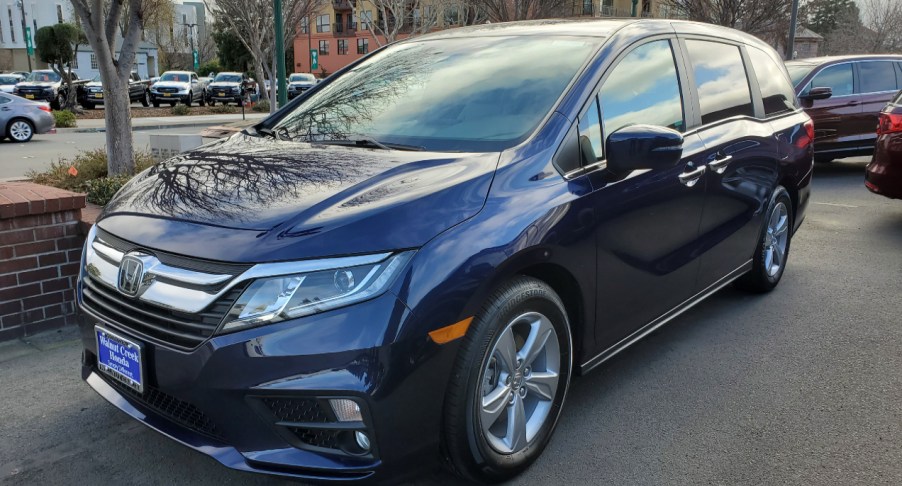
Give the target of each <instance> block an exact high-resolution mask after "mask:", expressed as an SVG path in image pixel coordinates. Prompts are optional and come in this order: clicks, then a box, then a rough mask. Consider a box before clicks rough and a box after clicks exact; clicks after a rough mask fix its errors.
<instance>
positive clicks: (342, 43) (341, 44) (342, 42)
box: [338, 39, 348, 55]
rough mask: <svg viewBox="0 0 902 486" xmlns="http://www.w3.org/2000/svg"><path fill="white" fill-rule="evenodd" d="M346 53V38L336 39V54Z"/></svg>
mask: <svg viewBox="0 0 902 486" xmlns="http://www.w3.org/2000/svg"><path fill="white" fill-rule="evenodd" d="M347 53H348V41H347V40H346V39H338V54H339V55H343V54H347Z"/></svg>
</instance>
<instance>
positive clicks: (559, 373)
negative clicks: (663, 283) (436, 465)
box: [443, 277, 572, 482]
mask: <svg viewBox="0 0 902 486" xmlns="http://www.w3.org/2000/svg"><path fill="white" fill-rule="evenodd" d="M571 363H572V343H571V339H570V329H569V327H568V323H567V317H566V312H565V310H564V306H563V304H562V303H561V300H560V298H559V297H558V296H557V294H555V293H554V291H553V290H552V289H551V288H550V287H549V286H548V285H547V284H545V283H544V282H542V281H540V280H536V279H534V278H530V277H518V278H517V279H515V280H513V281H511V282H510V283H508V284H507V285H505V286H503V287H502V288H500V289H499V290H498V291H496V292H495V293H494V294H493V295H492V297H491V299H490V300H489V301H488V303H486V305H485V306H484V307H483V308H482V310H481V311H480V313H479V315H478V316H477V317H476V318H475V319H474V320H473V324H472V326H471V328H470V329H469V331H468V332H467V335H466V336H465V337H464V341H463V343H461V348H460V351H459V355H458V358H457V362H456V363H455V367H454V371H453V374H452V376H451V380H450V381H449V383H448V392H447V397H446V400H445V423H444V443H443V447H444V451H445V454H446V456H447V459H448V463H449V465H450V466H451V468H452V469H453V470H454V471H455V472H457V473H458V474H460V475H461V476H464V477H466V478H468V479H471V480H477V481H492V482H497V481H503V480H506V479H510V478H512V477H514V476H516V475H517V474H520V473H521V472H523V471H524V470H525V469H526V468H527V467H529V465H530V464H532V463H533V462H534V461H535V460H536V459H537V458H538V457H539V455H540V454H541V453H542V451H543V450H544V449H545V446H546V445H547V444H548V442H549V440H550V439H551V435H552V432H553V431H554V427H555V425H556V424H557V420H558V417H559V416H560V412H561V407H562V405H563V402H564V397H565V396H566V394H567V387H568V385H569V383H570V371H571Z"/></svg>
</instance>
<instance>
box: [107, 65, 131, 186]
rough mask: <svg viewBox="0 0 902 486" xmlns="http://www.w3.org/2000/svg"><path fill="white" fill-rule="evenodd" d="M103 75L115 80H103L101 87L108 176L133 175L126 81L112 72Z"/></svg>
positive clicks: (129, 106)
mask: <svg viewBox="0 0 902 486" xmlns="http://www.w3.org/2000/svg"><path fill="white" fill-rule="evenodd" d="M105 78H106V79H107V80H110V79H114V80H115V81H114V82H113V83H108V82H106V81H105V82H104V86H103V88H104V89H103V91H104V93H103V96H104V100H103V103H104V110H103V111H104V119H105V121H106V152H107V157H108V159H107V166H108V167H109V171H110V175H125V174H133V173H134V172H135V160H134V156H135V153H134V149H133V145H132V112H131V103H130V101H129V98H128V81H127V80H122V79H118V78H117V77H116V76H115V74H113V73H110V75H109V76H105ZM111 84H112V86H111Z"/></svg>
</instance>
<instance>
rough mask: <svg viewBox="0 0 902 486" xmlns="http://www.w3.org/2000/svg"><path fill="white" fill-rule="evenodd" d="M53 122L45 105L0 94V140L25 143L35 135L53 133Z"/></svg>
mask: <svg viewBox="0 0 902 486" xmlns="http://www.w3.org/2000/svg"><path fill="white" fill-rule="evenodd" d="M54 125H55V121H54V119H53V115H51V114H50V106H48V105H47V103H39V102H36V101H29V100H26V99H25V98H20V97H18V96H15V95H9V94H6V93H0V127H2V128H3V132H2V133H0V139H3V138H9V139H10V140H12V141H14V142H27V141H29V140H31V137H33V136H34V135H35V134H36V133H37V134H41V133H54V132H55V129H54Z"/></svg>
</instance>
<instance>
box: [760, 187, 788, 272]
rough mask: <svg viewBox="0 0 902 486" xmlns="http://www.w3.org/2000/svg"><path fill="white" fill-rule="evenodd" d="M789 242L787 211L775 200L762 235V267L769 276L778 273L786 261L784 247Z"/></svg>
mask: <svg viewBox="0 0 902 486" xmlns="http://www.w3.org/2000/svg"><path fill="white" fill-rule="evenodd" d="M788 242H789V211H788V209H787V208H786V205H785V204H784V203H783V202H782V201H781V202H777V204H776V205H775V206H774V209H773V211H771V213H770V218H769V219H768V222H767V233H766V234H765V235H764V269H765V271H767V274H768V275H769V276H771V277H774V276H776V275H777V274H778V273H780V269H782V268H783V265H784V263H785V262H786V247H787V243H788Z"/></svg>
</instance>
